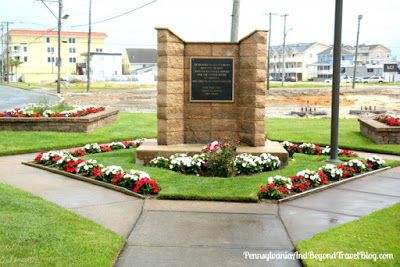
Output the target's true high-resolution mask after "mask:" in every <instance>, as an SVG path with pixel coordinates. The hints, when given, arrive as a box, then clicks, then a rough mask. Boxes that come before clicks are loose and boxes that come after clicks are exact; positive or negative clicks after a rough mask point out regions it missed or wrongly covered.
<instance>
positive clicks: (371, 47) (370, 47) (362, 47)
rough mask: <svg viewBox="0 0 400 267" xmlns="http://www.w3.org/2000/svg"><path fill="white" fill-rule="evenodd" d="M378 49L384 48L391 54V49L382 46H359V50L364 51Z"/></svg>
mask: <svg viewBox="0 0 400 267" xmlns="http://www.w3.org/2000/svg"><path fill="white" fill-rule="evenodd" d="M378 47H382V48H383V49H386V50H387V51H389V52H390V49H389V48H387V47H386V46H384V45H382V44H372V45H366V44H361V45H359V46H358V48H359V49H364V50H372V49H375V48H378Z"/></svg>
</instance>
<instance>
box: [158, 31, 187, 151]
mask: <svg viewBox="0 0 400 267" xmlns="http://www.w3.org/2000/svg"><path fill="white" fill-rule="evenodd" d="M157 39H158V47H157V49H158V60H157V65H158V83H157V92H158V93H157V118H158V135H157V142H158V144H159V145H171V144H183V142H184V121H183V119H184V116H183V108H184V51H185V43H184V42H183V40H182V39H180V38H179V37H178V36H176V35H175V34H174V33H173V32H171V31H170V30H168V29H165V28H158V29H157Z"/></svg>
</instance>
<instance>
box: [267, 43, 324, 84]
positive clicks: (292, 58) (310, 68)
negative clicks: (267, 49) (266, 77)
mask: <svg viewBox="0 0 400 267" xmlns="http://www.w3.org/2000/svg"><path fill="white" fill-rule="evenodd" d="M328 47H329V46H328V45H325V44H321V43H317V42H314V43H297V44H289V45H286V47H285V53H284V56H285V76H286V77H294V78H295V79H296V81H307V80H313V79H315V78H316V77H317V72H316V69H315V66H314V65H313V64H314V62H316V61H317V60H318V54H319V53H320V52H322V51H324V50H325V49H327V48H328ZM282 54H283V46H281V45H280V46H271V55H270V65H269V71H270V75H271V76H272V77H274V78H280V77H281V75H282V67H283V60H282Z"/></svg>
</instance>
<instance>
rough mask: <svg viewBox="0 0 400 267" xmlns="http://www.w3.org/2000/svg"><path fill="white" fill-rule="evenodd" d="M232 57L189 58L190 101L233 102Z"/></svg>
mask: <svg viewBox="0 0 400 267" xmlns="http://www.w3.org/2000/svg"><path fill="white" fill-rule="evenodd" d="M233 85H234V81H233V58H191V59H190V102H233V101H234V92H233Z"/></svg>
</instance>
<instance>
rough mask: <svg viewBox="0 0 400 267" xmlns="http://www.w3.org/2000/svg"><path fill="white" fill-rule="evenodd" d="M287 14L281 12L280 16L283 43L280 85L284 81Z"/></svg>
mask: <svg viewBox="0 0 400 267" xmlns="http://www.w3.org/2000/svg"><path fill="white" fill-rule="evenodd" d="M287 16H289V14H283V15H281V17H283V45H282V63H283V66H282V87H283V84H284V82H285V52H286V51H285V50H286V35H287V32H286V18H287Z"/></svg>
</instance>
